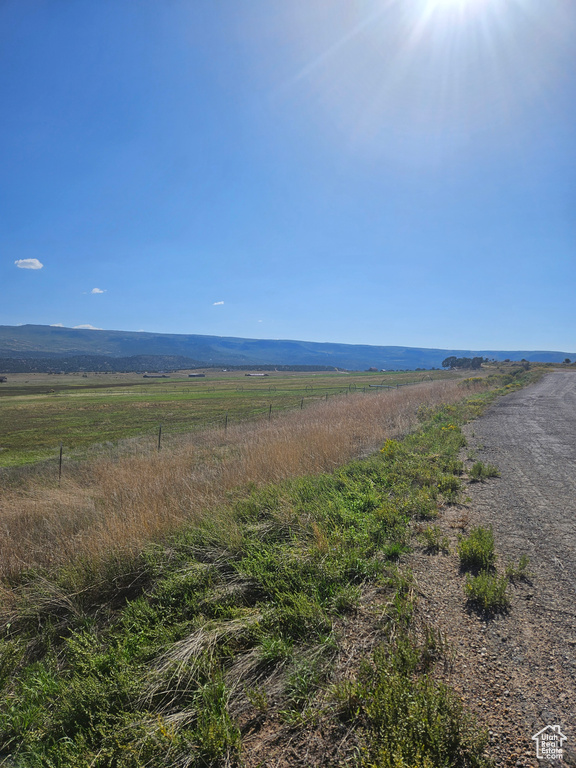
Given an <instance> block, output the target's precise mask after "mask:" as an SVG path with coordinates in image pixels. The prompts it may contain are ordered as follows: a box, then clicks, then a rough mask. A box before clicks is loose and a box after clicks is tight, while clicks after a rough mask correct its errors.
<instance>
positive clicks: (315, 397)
mask: <svg viewBox="0 0 576 768" xmlns="http://www.w3.org/2000/svg"><path fill="white" fill-rule="evenodd" d="M431 380H432V379H431ZM421 383H422V380H420V381H407V382H402V383H399V384H395V385H386V384H369V385H368V390H367V389H366V387H363V388H362V390H359V389H358V387H357V386H356V385H355V384H352V385H349V386H348V387H347V388H342V387H319V389H318V394H313V391H314V390H313V387H312V386H310V388H309V387H306V391H308V392H309V396H308V399H309V400H311V401H313V402H315V403H319V402H328V395H329V393H328V392H326V389H332V390H336V392H335V395H333V396H337V395H339V394H341V395H346V396H348V395H349V394H350V393H358V392H360V391H361V392H362V393H363V394H366V392H367V391H368V392H370V390H372V391H373V392H374V391H378V390H381V389H398V388H399V387H406V386H410V385H414V384H421ZM320 390H321V391H322V394H321V393H320ZM274 391H275V392H276V391H278V390H276V389H274ZM279 391H281V392H282V391H285V392H290V394H292V393H293V392H294V390H279ZM305 399H306V398H304V397H302V398H300V399H299V402H300V408H299V409H300V410H303V408H304V401H305ZM274 410H276V411H278V412H279V413H286V412H288V411H295V410H298V405H293V404H290V405H284V406H277V407H276V409H274ZM272 412H273V404H272V403H270V404H269V406H268V407H266V408H262V407H261V408H254V409H252V410H250V411H242V416H243V418H241V417H238V420H237V423H238V424H245V423H247V422H250V421H255V420H256V418H257V417H258V416H262V417H264V416H266V415H267V417H268V422H270V421H271V420H272ZM230 421H231V419H230V414H229V411H228V410H227V411H225V412H224V416H223V417H219V418H218V419H215V420H213V421H209V422H202V423H201V424H199V425H198V426H197V430H203V429H206V430H209V429H211V428H213V429H222V428H223V430H224V434H225V435H226V434H227V432H228V426H229V424H230ZM163 431H164V433H165V432H166V430H165V425H164V427H163V425H162V424H159V425H158V431H157V433H156V432H155V433H154V434H157V444H156V446H157V447H156V450H157V451H158V452H159V451H160V450H161V448H162V433H163ZM195 431H196V430H195V429H194V428H192V429H182V430H176V431H174V432H173V433H172V435H182V434H193V433H194V432H195ZM146 434H147V432H142V433H141V435H139V436H138V437H141V438H142V437H145V436H146ZM127 439H130V438H120V439H119V440H118V442H117V447H119V446H120V443H121V442H122V441H123V440H127ZM132 439H133V438H132ZM63 446H64V443H63V441H61V442H60V451H59V461H58V484H60V482H61V480H62V467H63Z"/></svg>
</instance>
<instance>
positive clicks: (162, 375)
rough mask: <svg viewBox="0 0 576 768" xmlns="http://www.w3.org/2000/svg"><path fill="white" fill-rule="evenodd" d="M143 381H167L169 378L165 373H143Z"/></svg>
mask: <svg viewBox="0 0 576 768" xmlns="http://www.w3.org/2000/svg"><path fill="white" fill-rule="evenodd" d="M142 378H143V379H169V378H170V376H168V374H167V373H145V374H144V376H142Z"/></svg>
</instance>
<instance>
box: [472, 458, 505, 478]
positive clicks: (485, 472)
mask: <svg viewBox="0 0 576 768" xmlns="http://www.w3.org/2000/svg"><path fill="white" fill-rule="evenodd" d="M468 474H469V476H470V480H471V481H472V482H474V483H478V482H484V480H486V478H488V477H500V472H499V470H498V468H497V467H495V466H494V465H493V464H484V463H483V462H482V461H477V462H475V463H474V464H473V465H472V467H471V468H470V472H469V473H468Z"/></svg>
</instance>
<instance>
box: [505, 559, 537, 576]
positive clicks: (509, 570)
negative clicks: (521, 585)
mask: <svg viewBox="0 0 576 768" xmlns="http://www.w3.org/2000/svg"><path fill="white" fill-rule="evenodd" d="M529 564H530V558H529V557H528V556H527V555H522V557H521V558H520V560H519V561H518V563H517V564H516V565H515V564H514V563H508V564H507V566H506V570H505V576H506V578H507V579H508V581H511V582H515V581H530V579H531V578H532V574H531V573H530V571H529V570H528V565H529Z"/></svg>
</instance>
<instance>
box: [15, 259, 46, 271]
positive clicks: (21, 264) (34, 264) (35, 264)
mask: <svg viewBox="0 0 576 768" xmlns="http://www.w3.org/2000/svg"><path fill="white" fill-rule="evenodd" d="M14 264H16V266H17V267H18V269H42V267H43V266H44V264H42V262H41V261H38V259H16V261H15V262H14Z"/></svg>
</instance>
